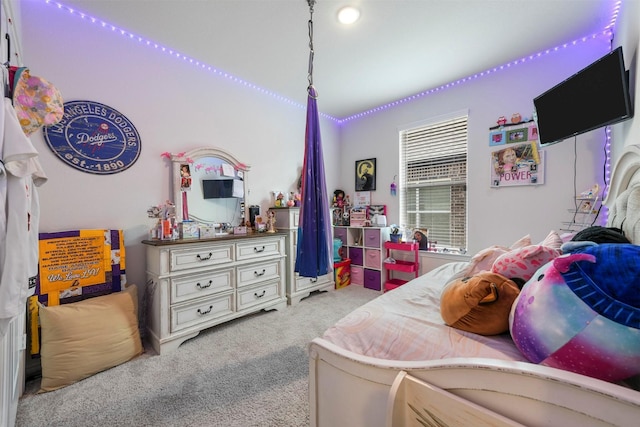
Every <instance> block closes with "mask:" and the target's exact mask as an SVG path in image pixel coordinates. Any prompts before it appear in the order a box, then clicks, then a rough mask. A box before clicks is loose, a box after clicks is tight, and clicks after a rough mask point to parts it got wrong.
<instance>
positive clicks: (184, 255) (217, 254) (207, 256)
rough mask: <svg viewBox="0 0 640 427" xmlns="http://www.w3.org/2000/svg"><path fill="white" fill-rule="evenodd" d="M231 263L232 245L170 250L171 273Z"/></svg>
mask: <svg viewBox="0 0 640 427" xmlns="http://www.w3.org/2000/svg"><path fill="white" fill-rule="evenodd" d="M231 261H233V244H232V243H230V244H228V245H215V246H211V247H207V246H201V247H198V248H189V249H172V250H171V271H182V270H187V269H190V268H197V267H207V266H211V265H218V264H224V263H228V262H231Z"/></svg>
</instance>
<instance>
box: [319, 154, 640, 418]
mask: <svg viewBox="0 0 640 427" xmlns="http://www.w3.org/2000/svg"><path fill="white" fill-rule="evenodd" d="M605 204H606V205H607V207H608V208H609V217H608V221H609V223H608V225H610V226H613V227H617V228H621V229H623V230H624V232H625V235H626V236H627V237H628V238H629V239H630V240H631V242H632V243H634V244H639V243H640V146H635V145H634V146H628V147H626V148H625V150H624V153H623V154H622V155H621V157H620V160H619V161H618V163H617V165H616V168H615V170H614V173H613V178H612V182H611V184H610V189H609V193H608V195H607V199H606V200H605ZM464 268H465V263H462V262H458V263H450V264H446V265H444V266H441V267H439V268H437V269H435V270H432V271H431V272H429V273H427V274H425V275H423V276H421V277H418V278H416V279H414V280H413V281H411V282H409V283H407V284H405V285H403V286H402V287H400V288H398V289H395V290H393V291H391V292H388V293H385V294H383V295H381V296H380V297H378V298H376V299H374V300H373V301H371V302H369V303H367V304H365V305H364V306H362V307H360V308H358V309H356V310H355V311H353V312H352V313H350V314H349V315H347V316H346V317H344V318H343V319H341V320H340V321H339V322H337V323H336V324H335V325H333V326H332V327H331V328H329V329H328V330H327V331H326V332H325V333H324V334H323V336H321V337H318V338H316V339H314V340H313V341H312V342H311V343H310V345H309V399H310V421H311V426H319V427H320V426H327V427H329V426H331V427H339V426H349V427H351V426H353V427H357V426H367V427H375V426H410V425H411V426H413V425H415V426H432V425H433V426H435V425H438V426H445V425H448V426H464V425H473V426H482V425H487V426H489V425H491V426H502V425H505V426H506V425H510V426H515V425H526V426H549V425H562V426H586V425H588V426H601V425H602V426H604V425H608V426H610V425H616V426H631V425H638V419H640V391H639V390H640V387H639V384H640V381H639V378H638V377H633V378H631V379H628V380H626V381H623V382H615V383H614V382H608V381H603V380H599V379H595V378H592V377H589V376H585V375H580V374H576V373H573V372H569V371H566V370H562V369H556V368H551V367H547V366H543V365H538V364H533V363H530V362H528V361H527V359H526V358H525V357H524V356H523V355H522V353H520V351H519V350H518V348H517V347H516V346H515V344H514V342H513V341H512V340H511V337H510V335H509V334H508V333H506V334H502V335H497V336H482V335H476V334H473V333H470V332H465V331H461V330H459V329H454V328H451V327H449V326H446V325H445V324H444V322H443V320H442V317H441V316H440V311H439V307H440V294H441V290H442V289H443V287H444V285H445V284H446V283H447V282H448V281H449V280H450V278H451V277H453V276H454V275H456V274H459V273H460V272H461V271H462V270H463V269H464ZM400 338H402V339H400Z"/></svg>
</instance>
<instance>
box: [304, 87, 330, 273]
mask: <svg viewBox="0 0 640 427" xmlns="http://www.w3.org/2000/svg"><path fill="white" fill-rule="evenodd" d="M307 91H308V100H307V127H306V132H305V149H304V163H303V165H302V205H301V208H300V220H299V223H298V252H297V256H296V267H295V270H296V272H297V273H299V274H300V276H303V277H318V276H322V275H323V274H327V273H329V272H330V271H332V270H333V264H332V256H331V251H332V238H331V222H330V218H331V217H330V215H329V198H328V196H327V184H326V180H325V173H324V159H323V156H322V141H321V137H320V123H319V118H318V104H317V93H316V90H315V88H314V87H313V86H312V85H310V86H309V88H308V89H307Z"/></svg>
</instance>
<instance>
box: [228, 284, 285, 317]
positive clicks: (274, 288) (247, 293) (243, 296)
mask: <svg viewBox="0 0 640 427" xmlns="http://www.w3.org/2000/svg"><path fill="white" fill-rule="evenodd" d="M280 293H281V291H280V281H275V282H270V283H263V284H260V285H257V286H250V287H245V288H241V289H238V311H242V310H244V309H247V308H251V307H253V306H255V305H259V304H264V303H265V302H269V301H272V300H277V299H279V298H280V297H281V295H280Z"/></svg>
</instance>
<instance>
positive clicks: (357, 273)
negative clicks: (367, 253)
mask: <svg viewBox="0 0 640 427" xmlns="http://www.w3.org/2000/svg"><path fill="white" fill-rule="evenodd" d="M351 283H353V284H354V285H364V269H363V268H362V267H354V266H353V265H352V266H351Z"/></svg>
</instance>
